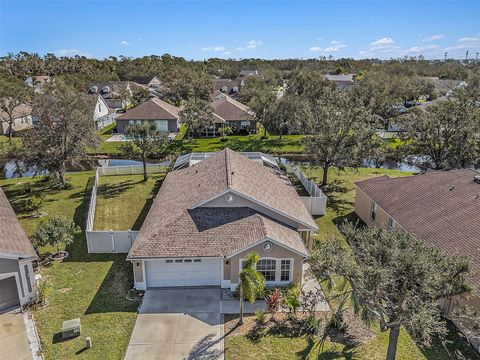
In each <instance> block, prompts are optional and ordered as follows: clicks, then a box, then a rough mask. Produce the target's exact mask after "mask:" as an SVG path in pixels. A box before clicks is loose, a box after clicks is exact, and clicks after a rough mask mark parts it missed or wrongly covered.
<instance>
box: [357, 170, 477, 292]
mask: <svg viewBox="0 0 480 360" xmlns="http://www.w3.org/2000/svg"><path fill="white" fill-rule="evenodd" d="M475 175H480V172H478V171H476V170H472V169H462V170H450V171H434V172H430V173H426V174H421V175H415V176H408V177H400V178H389V177H381V178H376V179H370V180H364V181H360V182H357V183H356V185H357V187H358V188H359V189H361V190H362V191H363V192H365V193H366V194H367V195H368V196H369V197H370V198H371V199H372V200H373V201H375V202H376V203H377V204H378V205H379V206H380V207H381V208H382V209H384V210H385V211H386V212H387V213H388V214H389V215H390V216H391V217H392V218H393V219H394V220H395V221H396V222H397V223H398V224H399V225H400V226H401V227H402V228H403V229H405V230H406V231H407V232H409V233H410V234H412V235H413V236H415V237H417V238H418V239H420V240H423V241H425V242H426V243H427V244H428V245H430V246H439V247H440V248H441V249H443V250H444V251H445V252H446V253H448V254H454V253H456V254H459V255H464V256H468V257H470V258H471V259H472V283H473V284H474V286H476V287H477V289H480V184H478V183H476V182H475V181H474V176H475Z"/></svg>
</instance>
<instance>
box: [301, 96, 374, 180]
mask: <svg viewBox="0 0 480 360" xmlns="http://www.w3.org/2000/svg"><path fill="white" fill-rule="evenodd" d="M310 132H311V133H312V135H311V136H308V137H306V138H305V139H304V140H303V144H304V146H305V152H306V153H307V154H309V155H310V156H311V157H312V161H313V162H314V163H315V164H317V165H319V166H321V167H322V168H323V180H322V185H327V183H328V170H329V169H330V167H332V166H336V167H339V168H344V167H345V166H352V167H357V166H360V165H361V164H362V163H363V160H364V158H365V156H366V155H367V154H368V153H369V152H370V151H369V149H370V147H371V146H372V145H371V140H372V137H373V135H374V133H375V126H374V122H373V118H372V115H371V113H370V112H369V111H367V109H366V108H365V107H364V106H362V104H360V103H359V102H358V101H356V99H355V98H354V97H353V96H351V94H349V93H347V92H339V91H336V90H329V91H325V92H324V93H323V94H322V95H321V97H320V98H319V99H317V100H316V101H315V102H313V103H312V105H311V123H310Z"/></svg>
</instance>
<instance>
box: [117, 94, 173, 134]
mask: <svg viewBox="0 0 480 360" xmlns="http://www.w3.org/2000/svg"><path fill="white" fill-rule="evenodd" d="M179 112H180V109H179V108H177V107H176V106H173V105H171V104H169V103H167V102H165V101H163V100H160V99H159V98H151V99H149V100H148V101H145V102H144V103H142V104H140V105H138V106H136V107H134V108H132V109H130V110H127V111H126V112H125V113H124V114H122V115H120V116H118V117H117V119H116V120H117V131H118V132H119V133H121V134H122V133H124V132H125V129H126V128H127V127H128V126H130V125H136V124H137V125H138V124H144V123H149V124H154V125H155V126H156V128H157V129H158V130H160V131H162V132H165V133H175V132H178V129H179V123H178V121H179Z"/></svg>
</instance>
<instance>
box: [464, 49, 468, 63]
mask: <svg viewBox="0 0 480 360" xmlns="http://www.w3.org/2000/svg"><path fill="white" fill-rule="evenodd" d="M465 61H468V50H467V52H466V53H465Z"/></svg>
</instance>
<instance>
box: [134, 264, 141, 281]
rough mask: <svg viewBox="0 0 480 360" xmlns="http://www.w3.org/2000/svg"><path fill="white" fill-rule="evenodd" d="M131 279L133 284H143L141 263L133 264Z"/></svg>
mask: <svg viewBox="0 0 480 360" xmlns="http://www.w3.org/2000/svg"><path fill="white" fill-rule="evenodd" d="M133 278H134V281H135V282H143V261H134V262H133Z"/></svg>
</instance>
